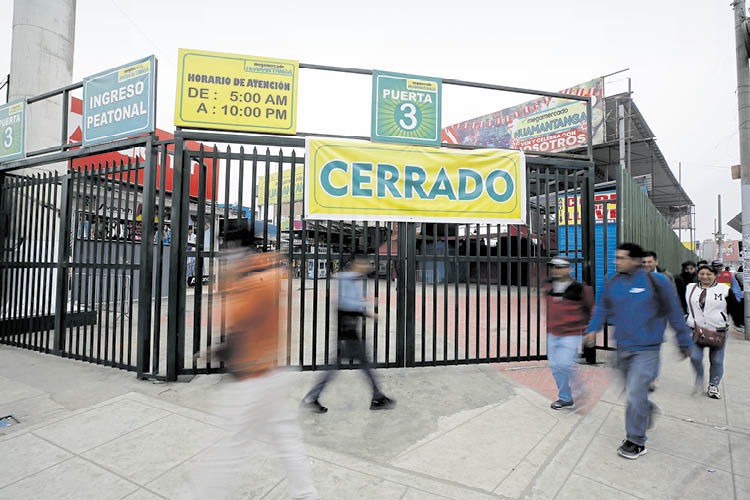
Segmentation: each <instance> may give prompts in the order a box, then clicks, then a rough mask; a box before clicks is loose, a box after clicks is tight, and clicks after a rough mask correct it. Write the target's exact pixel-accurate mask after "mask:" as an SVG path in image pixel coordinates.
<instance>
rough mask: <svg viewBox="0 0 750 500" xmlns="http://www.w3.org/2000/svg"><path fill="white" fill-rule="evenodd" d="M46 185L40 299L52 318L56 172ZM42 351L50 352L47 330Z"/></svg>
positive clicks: (47, 313)
mask: <svg viewBox="0 0 750 500" xmlns="http://www.w3.org/2000/svg"><path fill="white" fill-rule="evenodd" d="M47 179H48V184H47V195H46V199H47V223H46V226H47V234H46V244H47V256H46V259H45V260H46V262H47V270H46V272H45V275H44V292H43V294H42V297H43V299H42V300H44V302H45V307H44V309H43V314H44V315H45V316H52V315H53V312H52V295H53V293H52V271H53V265H54V263H53V260H52V259H53V250H54V247H55V243H54V238H55V227H56V224H55V223H56V221H57V217H55V215H56V214H55V210H54V209H55V207H56V206H57V172H55V173H54V174H50V175H49V176H48V177H47ZM44 338H45V341H44V351H45V352H49V350H50V342H49V340H50V332H49V331H48V330H45V334H44Z"/></svg>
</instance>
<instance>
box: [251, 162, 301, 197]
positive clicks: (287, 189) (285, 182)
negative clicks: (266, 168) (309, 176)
mask: <svg viewBox="0 0 750 500" xmlns="http://www.w3.org/2000/svg"><path fill="white" fill-rule="evenodd" d="M268 178H269V185H268V203H269V204H270V205H273V204H275V203H276V202H277V201H278V196H279V194H278V193H279V175H278V174H271V175H269V176H268ZM257 189H258V193H257V198H258V205H259V206H260V205H263V204H264V203H265V200H266V176H265V175H260V176H258V188H257ZM291 189H292V170H291V169H286V170H284V174H283V176H282V177H281V203H289V202H290V201H291V199H292V197H291ZM304 194H305V172H304V171H303V169H302V168H301V166H300V167H299V168H296V169H295V171H294V201H295V203H296V202H298V201H302V197H303V196H304Z"/></svg>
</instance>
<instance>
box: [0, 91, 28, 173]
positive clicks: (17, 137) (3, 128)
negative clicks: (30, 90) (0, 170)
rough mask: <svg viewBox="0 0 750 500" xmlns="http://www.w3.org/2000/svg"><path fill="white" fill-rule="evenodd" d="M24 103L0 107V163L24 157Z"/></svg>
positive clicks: (12, 103)
mask: <svg viewBox="0 0 750 500" xmlns="http://www.w3.org/2000/svg"><path fill="white" fill-rule="evenodd" d="M25 125H26V101H16V102H11V103H8V104H4V105H2V106H0V162H2V161H10V160H17V159H19V158H23V157H24V156H25V155H26V145H25V128H26V127H25Z"/></svg>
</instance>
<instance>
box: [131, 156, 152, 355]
mask: <svg viewBox="0 0 750 500" xmlns="http://www.w3.org/2000/svg"><path fill="white" fill-rule="evenodd" d="M147 154H148V153H147ZM141 165H142V163H141V161H140V160H139V159H137V160H135V161H134V162H133V166H132V169H131V170H128V184H129V185H130V187H131V189H132V191H133V218H132V220H131V222H130V228H131V231H130V238H129V240H130V262H129V264H130V266H129V269H130V275H129V276H130V283H129V284H128V285H129V289H128V366H133V362H132V354H133V291H134V288H135V283H133V281H134V280H133V278H134V277H135V273H136V267H135V226H136V220H135V217H136V215H135V212H136V211H137V207H138V184H137V183H138V170H139V169H140V167H141ZM131 173H132V178H131ZM141 218H143V217H141ZM151 220H153V218H152V219H151Z"/></svg>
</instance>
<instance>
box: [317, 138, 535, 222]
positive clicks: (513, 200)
mask: <svg viewBox="0 0 750 500" xmlns="http://www.w3.org/2000/svg"><path fill="white" fill-rule="evenodd" d="M305 148H306V150H305V176H306V177H305V217H306V218H307V219H319V220H320V219H322V220H328V219H333V220H337V219H345V220H371V221H402V222H403V221H421V222H475V223H479V222H481V223H501V224H525V223H526V165H525V158H524V155H523V152H521V151H507V150H501V149H482V150H473V151H464V150H451V149H439V148H434V147H422V146H408V145H397V144H376V143H372V142H365V141H354V140H345V139H328V138H307V139H306V144H305Z"/></svg>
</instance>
